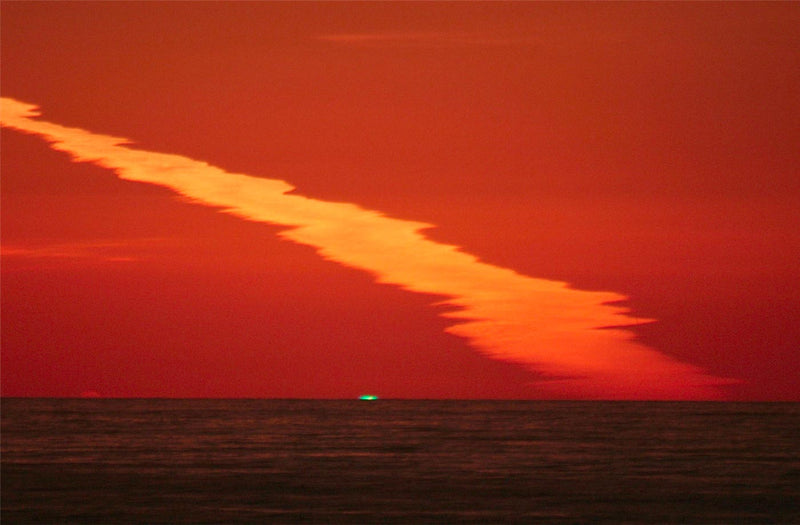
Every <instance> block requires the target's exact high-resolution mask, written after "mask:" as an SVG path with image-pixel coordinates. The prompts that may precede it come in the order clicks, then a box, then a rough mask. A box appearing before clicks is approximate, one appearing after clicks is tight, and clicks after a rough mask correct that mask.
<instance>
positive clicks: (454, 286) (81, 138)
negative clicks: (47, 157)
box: [0, 98, 730, 399]
mask: <svg viewBox="0 0 800 525" xmlns="http://www.w3.org/2000/svg"><path fill="white" fill-rule="evenodd" d="M33 115H35V111H34V108H33V106H31V105H29V104H25V103H22V102H18V101H16V100H12V99H8V98H2V113H0V119H1V120H2V124H3V125H4V126H9V127H12V128H16V129H18V130H21V131H24V132H27V133H33V134H37V135H40V136H42V137H44V138H45V139H46V140H47V141H48V142H50V143H51V146H52V147H53V148H54V149H56V150H60V151H65V152H68V153H69V154H70V155H72V157H73V158H74V159H75V160H77V161H85V162H92V163H94V164H97V165H99V166H102V167H105V168H108V169H111V170H113V171H115V172H116V173H117V175H118V176H119V177H120V178H122V179H126V180H132V181H140V182H148V183H153V184H159V185H162V186H166V187H168V188H172V189H173V190H175V191H176V192H178V193H179V194H181V195H183V196H185V197H187V198H189V199H191V200H192V201H194V202H197V203H199V204H205V205H208V206H214V207H219V208H220V209H222V210H223V211H225V212H227V213H230V214H233V215H236V216H239V217H243V218H247V219H250V220H255V221H262V222H268V223H272V224H279V225H284V226H287V227H289V228H290V229H288V230H285V231H283V232H281V233H280V235H281V236H283V237H285V238H287V239H290V240H292V241H294V242H297V243H300V244H305V245H308V246H312V247H314V248H316V250H317V252H318V253H319V254H320V256H322V257H323V258H325V259H327V260H330V261H335V262H337V263H339V264H343V265H346V266H349V267H352V268H358V269H362V270H365V271H368V272H370V273H372V274H373V275H374V276H375V278H376V280H377V281H379V282H382V283H389V284H394V285H397V286H400V287H401V288H403V289H405V290H409V291H412V292H420V293H426V294H436V295H440V296H443V297H445V299H444V301H443V302H444V304H447V305H449V306H451V307H452V309H451V310H449V311H447V312H445V313H443V314H442V315H444V316H446V317H448V318H450V319H453V320H454V324H453V325H452V326H450V327H449V328H447V331H448V332H450V333H452V334H455V335H458V336H461V337H464V338H465V339H466V340H467V341H468V342H469V343H470V344H471V345H472V346H473V347H474V348H475V349H477V350H478V351H480V352H482V353H484V354H485V355H487V356H490V357H493V358H496V359H502V360H507V361H513V362H516V363H522V364H524V365H526V366H528V367H530V368H531V369H533V370H535V371H537V372H540V373H542V374H543V375H544V376H547V377H550V378H552V379H553V381H547V382H542V383H540V384H538V385H537V390H536V391H537V392H540V393H542V392H546V393H547V394H549V395H552V396H556V397H598V398H618V399H625V398H633V399H712V398H719V397H720V396H721V394H720V392H719V390H717V389H716V388H715V386H716V385H720V384H725V383H728V382H730V381H729V380H726V379H723V378H718V377H713V376H710V375H708V374H706V373H705V372H704V371H702V370H700V369H699V368H697V367H695V366H692V365H689V364H686V363H681V362H678V361H676V360H674V359H672V358H670V357H668V356H666V355H664V354H662V353H660V352H658V351H656V350H654V349H652V348H649V347H647V346H645V345H643V344H641V343H639V342H637V341H636V340H635V337H634V335H633V333H632V332H631V331H630V330H626V329H625V326H626V325H634V324H637V323H641V322H643V320H641V319H636V318H633V317H631V316H629V315H628V312H627V310H626V309H625V308H623V307H621V306H619V305H618V302H619V301H621V300H624V299H625V297H624V296H622V295H620V294H617V293H613V292H593V291H592V292H590V291H582V290H575V289H572V288H570V287H569V286H568V285H567V284H566V283H563V282H557V281H551V280H546V279H538V278H534V277H529V276H526V275H522V274H520V273H517V272H515V271H513V270H511V269H507V268H501V267H498V266H494V265H491V264H487V263H484V262H481V261H480V260H478V258H476V257H475V256H473V255H470V254H468V253H465V252H463V251H461V250H460V249H459V248H458V247H456V246H451V245H447V244H442V243H438V242H435V241H432V240H430V239H428V238H426V237H425V235H424V234H423V231H424V229H425V228H427V227H429V226H430V225H429V224H425V223H421V222H413V221H405V220H399V219H393V218H390V217H386V216H385V215H383V214H381V213H379V212H377V211H372V210H366V209H363V208H360V207H358V206H356V205H355V204H347V203H337V202H327V201H322V200H316V199H310V198H307V197H303V196H300V195H294V194H291V193H290V192H291V190H293V189H294V188H293V187H292V186H291V185H290V184H288V183H286V182H284V181H281V180H275V179H264V178H259V177H252V176H248V175H244V174H239V173H229V172H226V171H224V170H222V169H220V168H217V167H214V166H211V165H209V164H207V163H205V162H200V161H197V160H193V159H190V158H187V157H183V156H179V155H171V154H165V153H156V152H150V151H143V150H136V149H131V148H128V147H125V145H124V144H126V143H127V141H126V140H125V139H120V138H115V137H109V136H105V135H98V134H94V133H91V132H88V131H85V130H82V129H77V128H69V127H65V126H61V125H58V124H54V123H50V122H46V121H42V120H38V119H33V118H31V117H32V116H33ZM498 233H502V232H498ZM420 351H424V349H422V350H420Z"/></svg>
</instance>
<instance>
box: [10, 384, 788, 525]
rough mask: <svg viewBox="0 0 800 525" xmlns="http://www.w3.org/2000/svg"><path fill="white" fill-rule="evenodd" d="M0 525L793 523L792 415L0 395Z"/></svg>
mask: <svg viewBox="0 0 800 525" xmlns="http://www.w3.org/2000/svg"><path fill="white" fill-rule="evenodd" d="M1 408H2V478H1V480H0V483H1V485H0V494H2V523H3V524H4V525H11V524H14V523H102V524H113V523H148V524H153V523H403V524H408V523H659V524H663V523H800V404H797V403H688V402H683V403H668V402H541V401H411V400H408V401H406V400H376V401H359V400H353V401H346V400H341V401H333V400H326V401H316V400H314V401H311V400H167V399H137V400H128V399H125V400H123V399H13V398H11V399H9V398H7V399H3V400H2V406H1Z"/></svg>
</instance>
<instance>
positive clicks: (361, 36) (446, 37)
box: [316, 31, 529, 47]
mask: <svg viewBox="0 0 800 525" xmlns="http://www.w3.org/2000/svg"><path fill="white" fill-rule="evenodd" d="M316 38H317V40H320V41H323V42H331V43H334V44H341V45H360V46H385V47H390V46H407V47H410V46H475V45H486V46H502V45H512V44H521V43H527V42H529V39H527V38H511V37H499V36H492V35H486V34H481V33H467V32H435V31H432V32H392V31H384V32H375V33H333V34H326V35H319V36H317V37H316Z"/></svg>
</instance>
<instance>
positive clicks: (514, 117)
mask: <svg viewBox="0 0 800 525" xmlns="http://www.w3.org/2000/svg"><path fill="white" fill-rule="evenodd" d="M798 28H800V7H798V5H797V4H793V3H774V4H773V3H752V4H749V3H721V4H710V3H703V4H688V3H687V4H677V3H670V4H660V3H635V4H613V3H597V4H577V3H558V4H545V3H538V2H537V3H519V4H504V3H488V4H468V3H446V4H427V3H411V4H387V3H374V4H354V3H347V4H336V3H325V4H311V3H303V4H295V3H234V4H216V3H167V4H159V3H147V4H144V3H137V2H125V3H99V2H98V3H85V4H81V3H78V4H73V3H36V2H30V3H29V2H13V3H8V2H4V3H3V5H2V33H0V35H1V38H2V46H0V52H1V53H2V57H1V58H2V64H3V66H2V67H3V69H2V78H0V82H1V85H0V91H1V92H2V95H3V96H4V97H11V98H14V99H17V100H20V101H24V102H26V103H30V104H34V105H37V106H39V107H40V109H41V113H42V117H41V120H44V121H47V122H53V123H57V124H60V125H63V126H72V127H77V128H82V129H85V130H88V131H90V132H91V133H93V134H97V135H113V136H119V137H126V138H129V139H131V141H133V142H134V144H135V146H134V147H135V148H137V149H141V150H145V151H151V152H161V153H169V154H173V155H180V156H183V157H186V158H189V159H195V160H199V161H205V162H208V163H209V164H211V165H214V166H217V167H219V168H221V169H222V170H225V171H226V172H232V173H242V174H247V175H250V176H253V177H261V178H267V179H280V180H283V181H286V182H288V183H289V184H291V185H292V186H294V187H295V188H296V189H295V190H294V191H293V192H292V195H301V196H307V197H310V198H312V199H314V200H315V202H316V201H320V202H322V201H324V202H348V203H353V204H356V205H358V206H360V207H361V208H364V209H371V210H378V211H380V212H383V213H385V214H387V215H388V216H390V217H393V218H396V219H402V220H405V221H421V222H425V223H429V224H432V225H434V226H435V227H434V228H432V229H429V230H425V235H426V236H427V237H428V238H430V239H431V240H433V241H436V242H438V243H444V244H450V245H458V246H460V247H461V249H462V251H463V252H465V253H469V254H472V255H474V256H477V257H478V258H479V259H480V261H482V262H484V263H486V264H487V265H491V266H492V267H498V268H507V269H511V270H514V271H516V272H517V273H518V274H521V275H525V276H529V277H531V278H535V279H543V280H553V281H563V282H566V283H569V284H570V285H571V287H572V288H573V289H575V290H581V291H585V292H592V291H604V292H613V293H614V294H616V295H618V296H624V297H628V300H627V301H626V302H625V303H623V305H624V306H626V307H627V308H629V309H630V310H631V315H632V316H634V317H639V318H647V319H655V320H656V322H653V323H648V324H639V325H635V326H628V327H626V328H624V329H623V330H619V334H620V338H619V339H621V338H622V335H625V336H626V337H635V338H636V339H635V340H636V343H635V345H636V348H639V347H646V348H647V349H649V350H648V351H652V352H653V355H657V356H659V358H658V359H659V360H661V361H663V360H664V359H667V360H670V361H672V362H674V361H678V362H681V363H685V364H686V365H689V366H691V367H692V368H693V369H694V370H699V371H701V373H704V374H706V375H707V376H708V377H716V378H733V379H736V380H737V382H735V383H733V384H729V385H724V386H716V387H713V388H712V389H711V390H709V391H705V393H703V394H702V395H701V394H698V393H697V392H694V394H693V395H692V394H687V395H689V396H690V397H701V398H709V399H711V398H714V399H716V398H721V399H734V400H774V399H791V400H800V386H799V385H800V381H799V379H800V351H799V350H800V323H798V315H797V312H798V311H800V265H798V263H797V260H798V254H800V232H799V231H798V230H799V229H798V225H800V168H798V166H800V148H797V144H798V143H800V95H798V93H800V89H799V88H800V67H798V66H799V65H800V29H798ZM2 133H3V135H2V189H1V193H0V195H1V196H2V223H0V225H1V226H2V247H3V253H2V369H1V371H2V394H3V395H4V396H16V395H26V396H27V395H40V396H73V395H80V394H81V393H82V392H86V391H97V392H99V393H100V394H101V395H106V396H192V397H193V396H215V397H219V396H221V397H228V396H234V397H241V396H246V397H263V396H268V397H276V396H277V397H355V396H357V395H359V394H362V393H376V394H378V395H382V396H385V397H459V398H465V397H466V398H482V397H490V398H497V397H501V398H502V397H509V398H541V397H556V398H558V397H616V396H617V395H618V393H617V392H616V390H615V389H614V388H613V387H612V385H610V384H609V383H608V382H606V383H603V385H604V388H606V390H602V389H601V391H597V389H596V388H595V389H592V388H588V387H586V388H581V387H580V386H579V387H575V386H571V387H566V386H565V387H563V388H562V387H561V386H559V385H560V383H559V382H552V381H547V382H543V381H542V367H541V366H540V367H536V366H532V365H531V363H529V362H522V363H521V362H519V360H517V361H516V362H515V361H513V360H510V359H509V358H508V355H509V354H510V351H508V352H505V350H503V349H501V350H500V351H499V353H496V354H495V355H490V354H488V353H487V351H486V348H483V347H481V344H482V343H480V342H479V341H478V339H476V338H477V337H478V336H477V335H476V333H475V331H474V330H473V332H471V333H464V330H465V328H464V327H465V326H469V325H468V324H467V325H465V324H464V323H463V322H459V321H458V320H457V319H452V318H444V317H442V316H441V315H440V314H442V313H443V312H444V311H445V310H446V307H445V306H442V305H440V306H435V305H433V303H435V302H439V301H442V300H443V299H446V297H443V296H440V295H436V296H434V295H429V294H423V293H416V292H412V291H408V290H407V289H402V288H400V287H398V286H397V285H398V283H396V282H395V283H394V284H376V283H375V278H374V277H373V276H372V275H371V274H370V273H366V272H364V271H363V268H362V269H357V268H353V267H352V265H351V266H350V267H348V266H346V265H342V264H337V263H336V262H330V261H326V260H323V258H321V257H320V256H319V255H318V254H317V253H315V248H314V247H313V246H309V245H308V244H298V242H300V241H297V240H291V239H287V238H286V235H284V236H283V237H281V236H279V233H281V232H284V233H286V226H278V225H274V224H266V223H263V222H255V221H253V220H243V219H242V218H239V217H235V216H231V215H229V214H224V213H220V212H219V211H217V210H216V209H214V208H212V207H208V206H203V205H199V204H197V203H190V202H187V200H186V199H185V198H181V197H178V196H176V194H175V193H173V192H171V191H170V190H168V189H165V188H162V187H157V186H153V185H148V184H142V183H137V182H130V181H126V180H120V178H119V177H118V174H117V173H115V172H114V171H112V170H111V169H108V168H102V167H100V166H97V165H93V164H91V163H86V162H83V163H77V162H73V161H72V160H70V158H69V156H68V155H67V154H66V153H63V152H59V151H54V150H53V149H52V148H50V147H49V146H48V144H47V143H46V142H45V141H44V140H42V138H41V137H40V136H35V135H30V134H24V133H21V132H20V131H19V130H16V129H12V128H7V127H4V128H3V131H2ZM415 257H419V253H409V254H408V258H409V260H414V258H415ZM400 286H405V288H409V284H408V283H406V284H405V285H404V284H400ZM567 297H593V296H590V295H580V294H578V295H572V294H567ZM450 309H451V310H452V307H450ZM531 316H532V319H531V327H533V328H535V327H536V326H537V321H539V322H540V324H541V319H542V316H541V314H539V313H532V314H531ZM623 317H624V316H623ZM623 320H628V321H630V318H627V317H624V319H623ZM620 324H625V323H624V322H622V323H620ZM459 326H461V327H462V328H458V327H459ZM533 328H532V329H533ZM446 330H449V332H448V331H446ZM459 331H461V332H459ZM453 332H456V333H453ZM612 332H613V331H612ZM537 333H538V332H537ZM575 333H578V332H577V331H576V332H575ZM581 333H583V332H581ZM615 334H617V332H613V333H612V334H611V335H610V336H609V337H612V339H613V338H614V337H616V335H615ZM573 335H574V334H572V335H570V334H567V335H566V336H564V339H562V340H560V341H552V342H550V343H548V344H549V346H548V347H547V348H548V351H552V352H553V354H554V355H555V354H558V355H565V354H568V353H569V351H570V349H569V348H570V344H571V343H570V341H571V340H572V339H570V337H572V336H573ZM492 337H495V336H493V335H492ZM495 339H497V340H499V338H497V337H495ZM476 341H477V342H476ZM619 344H620V346H619V349H620V351H621V352H623V353H624V352H625V351H627V350H626V349H627V348H628V347H627V346H625V345H627V344H630V343H626V342H620V343H619ZM551 348H554V349H553V350H551ZM495 350H497V349H495ZM605 351H606V350H602V351H600V350H598V355H599V354H602V352H605ZM504 352H505V353H504ZM648 355H649V354H648ZM623 361H626V359H624V358H623V359H619V360H617V361H615V362H619V366H620V367H623V366H624V365H625V363H623ZM661 361H658V360H656V361H653V363H657V362H661ZM615 366H616V365H615ZM652 366H654V367H655V366H657V364H653V365H652ZM577 370H578V369H576V372H575V373H576V374H577V375H580V372H579V371H577ZM631 374H638V375H636V377H642V378H646V377H647V367H646V366H645V367H644V368H639V369H635V370H634V371H633V372H631ZM578 383H579V384H580V383H581V381H580V380H579V381H578ZM689 391H691V389H690V388H689V387H688V386H687V392H689ZM673 393H674V392H673ZM652 395H653V394H652V393H651V392H650V391H649V390H648V389H647V388H642V390H641V392H640V393H639V395H638V396H637V394H636V393H635V392H634V393H633V394H631V393H630V392H629V393H627V394H626V395H625V397H644V398H648V397H651V396H652ZM671 397H679V396H671Z"/></svg>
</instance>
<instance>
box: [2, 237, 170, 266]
mask: <svg viewBox="0 0 800 525" xmlns="http://www.w3.org/2000/svg"><path fill="white" fill-rule="evenodd" d="M155 242H158V240H157V239H130V240H127V239H126V240H124V241H77V242H71V243H39V244H26V245H20V244H12V245H9V244H3V245H2V246H0V256H2V257H3V258H6V259H8V258H16V259H30V260H40V259H61V260H75V261H89V262H130V261H136V260H139V259H140V256H138V255H134V254H133V252H134V251H137V252H140V251H141V248H143V247H144V246H147V245H151V244H153V243H155Z"/></svg>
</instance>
